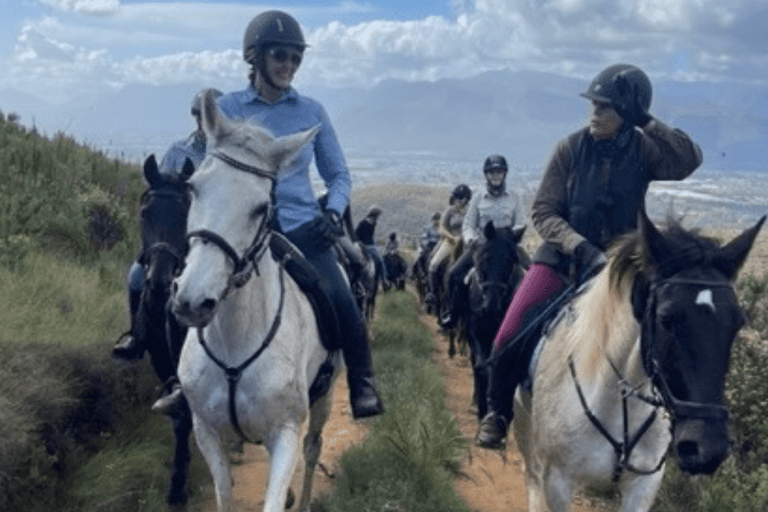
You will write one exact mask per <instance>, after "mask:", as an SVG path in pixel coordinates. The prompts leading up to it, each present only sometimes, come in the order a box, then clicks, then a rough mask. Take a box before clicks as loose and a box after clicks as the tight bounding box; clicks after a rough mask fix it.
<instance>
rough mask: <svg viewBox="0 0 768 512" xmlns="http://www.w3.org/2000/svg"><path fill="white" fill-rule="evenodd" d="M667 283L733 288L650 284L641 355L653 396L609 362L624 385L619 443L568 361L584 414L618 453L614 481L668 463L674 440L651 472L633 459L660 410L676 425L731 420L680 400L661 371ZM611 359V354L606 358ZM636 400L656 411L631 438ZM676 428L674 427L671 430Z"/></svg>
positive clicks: (721, 409)
mask: <svg viewBox="0 0 768 512" xmlns="http://www.w3.org/2000/svg"><path fill="white" fill-rule="evenodd" d="M663 284H673V285H687V286H706V287H728V288H733V285H732V284H731V283H730V282H723V281H708V280H697V279H681V278H675V277H671V278H667V279H659V280H656V281H654V282H653V283H652V284H651V285H650V290H649V294H648V298H647V299H646V306H645V311H644V315H643V319H642V323H641V326H642V327H641V352H642V357H643V366H644V370H645V372H646V374H647V375H648V377H649V378H650V380H651V382H652V383H653V395H654V396H651V397H649V396H645V395H643V394H641V393H640V392H639V389H640V388H641V387H642V386H643V384H642V383H641V384H639V385H635V386H633V385H631V384H630V383H629V382H628V381H627V380H626V379H625V378H624V377H623V376H622V375H621V373H620V372H619V369H618V367H617V366H616V364H614V362H613V361H611V360H610V358H608V363H609V364H610V366H611V368H612V369H613V371H614V373H615V374H616V376H617V378H618V380H619V384H621V401H622V415H623V421H622V423H623V429H622V439H621V440H617V439H616V438H614V436H613V435H612V434H611V433H610V432H609V431H608V429H607V428H606V427H605V426H604V425H603V424H602V423H601V422H600V419H599V418H598V417H597V416H596V415H595V414H594V413H593V412H592V411H591V410H590V408H589V405H588V404H587V400H586V398H585V396H584V392H583V390H582V388H581V384H580V383H579V379H578V377H577V375H576V367H575V365H574V362H573V356H570V357H569V358H568V368H569V370H570V372H571V376H572V377H573V382H574V385H575V386H576V392H577V394H578V396H579V402H581V406H582V408H583V409H584V413H585V415H586V416H587V419H589V421H590V422H591V423H592V425H593V426H594V427H595V428H596V429H597V431H598V432H600V434H602V436H603V437H604V438H605V439H606V440H607V441H608V443H609V444H610V445H611V446H612V447H613V449H614V451H615V453H616V462H615V464H614V468H613V475H612V481H613V482H617V481H618V480H619V478H620V477H621V474H622V473H623V472H624V471H625V470H626V471H629V472H631V473H635V474H639V475H652V474H654V473H656V472H658V471H660V470H661V468H662V467H663V466H664V462H665V461H666V458H667V453H668V452H669V447H670V446H671V445H672V442H673V438H672V437H671V438H670V441H669V444H668V445H667V448H666V449H665V450H664V453H663V455H662V457H661V459H660V460H659V462H658V463H657V464H656V466H655V467H653V468H651V469H641V468H637V467H635V466H634V465H632V464H631V463H630V457H631V456H632V450H634V448H635V447H636V446H637V444H638V442H639V441H640V439H642V437H643V436H644V435H645V434H646V433H647V432H648V430H649V429H650V427H651V425H652V424H653V423H654V421H656V418H657V416H658V414H657V412H658V410H659V409H660V408H661V409H664V410H665V411H666V412H668V413H669V414H670V415H671V417H672V424H674V421H675V420H676V419H677V418H688V419H690V418H693V419H703V420H713V421H725V420H727V419H728V417H729V413H728V409H727V408H726V407H725V406H723V405H720V404H707V403H700V402H689V401H685V400H680V399H678V398H676V397H675V396H674V395H673V394H672V391H671V389H670V387H669V384H668V383H667V379H666V377H664V375H663V374H662V372H661V368H660V365H659V362H658V360H657V359H656V358H655V357H654V356H653V353H652V348H653V343H654V333H655V329H654V325H655V322H656V303H657V300H658V297H657V291H658V288H659V286H661V285H663ZM606 358H607V355H606ZM631 397H635V398H637V399H639V400H641V401H643V402H645V403H647V404H649V405H651V406H653V407H654V410H653V411H652V412H651V413H650V414H649V415H648V417H647V418H646V420H645V421H644V422H643V423H642V425H640V427H639V428H638V430H637V431H636V432H635V433H634V435H630V432H629V413H628V409H629V405H628V401H629V398H631ZM672 428H674V427H673V426H671V427H670V430H672Z"/></svg>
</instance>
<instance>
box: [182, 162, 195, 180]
mask: <svg viewBox="0 0 768 512" xmlns="http://www.w3.org/2000/svg"><path fill="white" fill-rule="evenodd" d="M194 172H195V164H193V163H192V159H191V158H189V157H187V158H185V159H184V167H182V168H181V176H180V177H181V181H187V180H188V179H189V177H190V176H192V173H194Z"/></svg>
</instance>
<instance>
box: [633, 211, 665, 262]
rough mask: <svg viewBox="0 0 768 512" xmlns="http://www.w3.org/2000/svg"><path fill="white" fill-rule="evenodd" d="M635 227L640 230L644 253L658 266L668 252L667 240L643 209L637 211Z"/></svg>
mask: <svg viewBox="0 0 768 512" xmlns="http://www.w3.org/2000/svg"><path fill="white" fill-rule="evenodd" d="M637 228H638V230H639V231H640V240H641V241H642V244H643V246H644V247H643V248H644V249H645V251H644V252H645V254H647V255H648V258H650V260H651V263H653V265H654V266H657V267H658V266H660V265H661V264H662V263H663V262H664V260H665V258H666V257H667V255H668V254H669V248H668V245H667V241H666V240H665V239H664V235H662V234H661V232H660V231H659V230H658V229H656V226H654V225H653V222H651V219H649V218H648V215H646V213H645V210H643V209H641V210H640V211H639V212H638V213H637Z"/></svg>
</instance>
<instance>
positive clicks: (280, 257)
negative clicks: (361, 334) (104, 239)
mask: <svg viewBox="0 0 768 512" xmlns="http://www.w3.org/2000/svg"><path fill="white" fill-rule="evenodd" d="M269 248H270V250H271V251H272V255H273V257H274V258H275V259H276V260H277V261H281V262H283V265H284V266H285V270H286V272H288V275H290V276H291V278H293V280H294V281H295V282H296V284H298V285H299V288H300V289H301V291H302V292H304V294H305V295H306V297H307V299H308V300H309V303H310V304H312V309H313V310H314V312H315V319H316V321H317V330H318V331H319V333H320V343H321V344H322V345H323V347H325V349H326V350H328V352H329V354H328V358H327V359H326V360H325V362H324V363H323V364H322V365H321V366H320V369H319V371H318V373H317V376H316V377H315V380H314V382H313V383H312V385H311V386H310V388H309V402H310V404H311V403H314V402H315V400H317V399H318V398H319V397H321V396H323V395H324V394H326V393H327V392H328V390H329V389H330V387H331V382H332V378H333V374H334V371H335V365H334V363H333V353H334V352H335V351H337V350H339V349H340V348H341V345H340V343H339V340H340V339H341V329H340V327H339V322H338V318H337V316H336V308H335V307H334V305H333V302H332V301H331V299H330V297H328V294H327V293H325V290H324V289H323V287H322V286H321V285H320V278H321V276H320V274H319V273H318V272H317V270H315V267H313V266H312V264H311V263H309V262H308V261H307V260H306V258H305V257H304V255H303V254H302V253H301V251H300V250H299V249H298V248H296V246H294V245H293V244H292V243H291V242H290V241H289V240H288V239H287V238H285V236H283V235H282V234H280V233H278V232H276V231H275V232H273V233H272V236H271V239H270V244H269Z"/></svg>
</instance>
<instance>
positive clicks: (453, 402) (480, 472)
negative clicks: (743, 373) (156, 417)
mask: <svg viewBox="0 0 768 512" xmlns="http://www.w3.org/2000/svg"><path fill="white" fill-rule="evenodd" d="M420 319H421V321H422V322H423V323H424V324H425V325H426V326H427V327H428V329H429V330H430V332H432V334H433V336H434V352H433V358H434V360H435V363H436V364H437V365H438V367H439V368H440V371H441V372H442V373H443V375H444V376H445V379H446V392H447V403H448V408H449V409H450V410H451V411H452V412H453V414H454V416H455V418H456V421H457V423H458V426H459V429H460V430H461V432H462V434H464V436H465V437H466V438H467V439H468V441H469V443H468V448H467V450H466V451H465V453H464V455H463V457H462V464H461V470H460V471H461V474H462V475H463V477H460V478H457V479H456V483H455V489H456V491H457V492H458V493H459V496H461V498H462V499H463V500H464V502H465V503H466V504H467V505H468V506H469V508H470V509H471V510H473V511H474V512H526V511H527V510H528V509H527V502H528V499H527V495H526V490H525V483H524V478H523V472H522V471H523V462H522V457H521V456H520V454H519V452H518V451H517V448H516V447H515V446H514V444H512V445H511V446H510V447H509V448H508V449H507V451H506V453H504V454H502V453H500V452H496V451H489V450H484V449H481V448H477V447H475V446H474V444H472V439H473V438H474V435H475V431H476V429H477V418H476V417H475V413H474V412H473V411H472V410H471V408H470V404H471V395H472V387H473V384H472V370H471V368H470V366H469V362H468V359H467V358H466V357H464V356H460V355H457V356H456V357H455V358H454V359H450V358H449V357H448V341H447V339H446V338H445V337H444V336H442V335H441V334H439V333H438V328H437V326H436V324H435V320H434V318H433V317H430V316H427V315H422V316H420ZM385 406H386V404H385ZM366 433H367V427H366V424H365V422H364V421H363V422H360V421H354V420H353V419H352V414H351V411H350V409H349V402H348V390H347V384H346V380H345V376H344V375H343V374H342V375H340V376H339V379H338V380H337V383H336V389H335V393H334V397H333V409H332V411H331V416H330V418H329V419H328V423H326V425H325V428H324V429H323V434H324V435H323V450H322V453H321V455H320V466H322V467H318V468H317V470H316V471H315V477H314V487H313V493H312V494H313V499H317V498H319V497H320V496H323V495H325V494H328V493H330V492H333V489H334V485H335V478H336V476H337V475H338V474H339V472H340V468H339V466H338V462H339V458H340V457H341V455H342V454H343V453H344V452H345V451H346V450H348V449H349V448H351V447H352V446H355V445H357V444H359V443H361V442H363V441H364V440H365V436H366ZM233 457H234V462H235V465H234V466H233V470H232V477H233V480H234V483H235V488H234V492H235V499H236V502H237V507H239V510H240V511H242V512H260V511H261V509H262V507H263V505H264V489H265V485H266V477H267V467H268V466H267V464H268V461H267V454H266V451H265V450H264V449H263V448H262V447H260V446H253V445H246V446H245V448H244V452H243V454H241V455H234V456H233ZM302 469H303V462H301V461H300V462H299V465H297V471H296V475H295V476H294V479H293V484H292V485H291V488H292V489H293V490H294V491H295V492H297V493H298V492H299V490H300V485H299V482H300V475H301V473H302ZM297 500H298V496H297ZM573 510H574V512H602V511H604V510H605V509H603V508H599V507H597V506H595V505H594V504H593V505H592V506H588V504H586V503H585V500H583V499H580V500H579V503H577V505H576V506H574V509H573ZM201 512H216V503H215V500H211V501H210V502H208V503H207V504H206V505H205V506H204V508H203V509H202V511H201ZM413 512H417V511H413Z"/></svg>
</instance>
